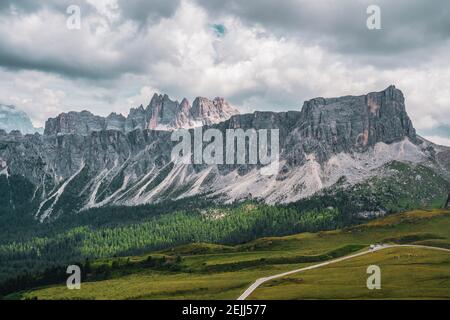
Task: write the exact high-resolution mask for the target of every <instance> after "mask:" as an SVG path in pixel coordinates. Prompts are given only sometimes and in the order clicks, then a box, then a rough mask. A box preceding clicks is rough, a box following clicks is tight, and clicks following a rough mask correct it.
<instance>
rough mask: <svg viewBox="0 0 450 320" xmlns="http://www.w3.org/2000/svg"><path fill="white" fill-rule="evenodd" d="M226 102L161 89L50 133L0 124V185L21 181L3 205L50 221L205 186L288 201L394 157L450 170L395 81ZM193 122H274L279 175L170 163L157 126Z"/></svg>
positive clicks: (54, 124)
mask: <svg viewBox="0 0 450 320" xmlns="http://www.w3.org/2000/svg"><path fill="white" fill-rule="evenodd" d="M230 108H231V107H230V106H229V105H228V104H227V103H226V102H225V101H224V100H222V99H215V100H213V101H209V100H207V99H204V98H198V99H196V101H194V103H193V105H192V106H190V104H189V102H188V101H187V100H183V101H182V102H181V103H177V102H173V101H171V100H170V99H169V98H168V97H167V96H160V95H155V96H154V97H153V99H152V101H151V103H150V104H149V106H148V107H147V108H144V107H139V108H138V109H134V110H131V111H130V115H129V116H128V117H127V118H125V117H123V116H121V115H115V114H112V115H110V116H109V117H107V118H102V117H97V116H94V115H92V114H91V113H89V112H87V111H86V112H81V113H67V114H62V115H60V116H58V117H57V118H55V119H49V120H48V121H47V124H46V130H45V134H44V135H39V134H35V135H25V136H24V135H21V134H19V133H16V132H13V133H10V134H7V133H6V132H4V131H0V175H1V176H2V178H1V179H0V184H1V183H3V184H4V185H1V186H0V187H1V188H2V190H10V189H11V190H17V188H18V187H17V185H16V184H19V183H20V185H21V188H20V189H21V190H22V194H21V195H22V196H21V201H20V203H19V202H18V201H16V200H15V198H11V197H10V198H8V197H3V198H0V202H1V203H0V205H4V206H11V208H15V210H17V208H20V207H21V206H25V207H26V208H27V210H28V211H30V212H33V213H34V214H35V216H36V218H37V219H40V220H41V221H44V220H46V219H49V218H56V217H58V216H59V215H61V214H65V213H67V212H77V211H80V210H83V209H88V208H93V207H101V206H108V205H138V204H144V203H151V202H157V201H161V200H167V199H177V198H180V197H187V196H192V195H199V194H214V195H219V196H220V197H221V198H222V199H223V201H234V200H239V199H245V198H246V197H247V196H248V195H249V194H251V196H252V197H257V198H260V199H262V200H264V201H266V202H269V203H286V202H291V201H296V200H298V199H301V198H303V197H306V196H310V195H312V194H314V193H315V192H317V191H319V190H321V189H323V188H324V187H327V186H331V185H333V184H335V183H337V181H338V180H340V179H341V178H342V177H345V178H346V180H347V181H348V183H355V182H358V181H361V180H364V179H366V178H368V177H370V176H371V175H374V174H378V171H377V170H378V169H379V168H381V167H383V166H384V165H385V164H386V163H388V162H390V161H394V160H395V161H404V162H408V163H424V164H426V165H429V166H432V167H435V168H438V169H439V170H441V171H442V172H443V174H444V175H447V177H448V176H450V160H448V159H449V157H448V155H449V154H450V151H449V150H450V149H449V148H445V147H438V146H435V145H433V144H431V143H429V142H427V141H425V140H423V139H421V138H420V137H418V136H416V133H415V130H414V127H413V126H412V124H411V121H410V119H409V117H408V115H407V113H406V110H405V101H404V97H403V94H402V93H401V92H400V91H399V90H397V89H396V88H394V87H389V88H387V89H386V90H384V91H381V92H375V93H369V94H367V95H364V96H348V97H342V98H331V99H324V98H316V99H312V100H310V101H307V102H305V103H304V105H303V108H302V109H301V110H299V111H290V112H280V113H276V112H255V113H253V114H243V115H232V113H234V112H235V111H233V110H232V109H230ZM227 117H230V118H229V119H228V120H225V121H220V122H218V123H216V121H219V119H222V118H227ZM205 119H207V120H205ZM197 121H198V122H200V121H201V123H200V124H199V125H204V124H205V122H206V125H205V126H204V129H207V128H210V127H213V128H216V129H219V130H220V131H222V132H223V133H224V136H225V131H226V130H227V129H237V128H242V129H256V130H258V129H278V130H279V136H280V166H279V170H278V173H275V174H272V175H270V176H264V175H261V174H260V171H259V170H258V169H259V168H260V167H261V166H260V165H213V166H208V165H190V164H186V165H179V164H178V165H176V164H174V163H172V162H171V150H172V148H173V147H174V145H175V143H174V142H172V141H171V139H170V136H171V131H169V130H155V129H158V128H161V126H172V127H173V128H176V127H185V126H188V127H190V126H191V124H194V125H196V124H198V123H197ZM187 124H188V125H187ZM148 128H151V129H148ZM5 177H6V179H5ZM11 192H12V191H11ZM23 199H25V200H23ZM3 202H4V203H3ZM11 210H13V209H11Z"/></svg>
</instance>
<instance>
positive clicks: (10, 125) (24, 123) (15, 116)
mask: <svg viewBox="0 0 450 320" xmlns="http://www.w3.org/2000/svg"><path fill="white" fill-rule="evenodd" d="M0 130H4V131H6V132H11V131H14V130H19V131H20V132H21V133H24V134H33V133H35V132H38V133H42V132H43V129H42V128H35V127H34V126H33V124H32V123H31V119H30V117H29V116H28V115H27V114H26V113H25V112H24V111H22V110H19V109H17V108H16V107H15V106H12V105H4V104H0Z"/></svg>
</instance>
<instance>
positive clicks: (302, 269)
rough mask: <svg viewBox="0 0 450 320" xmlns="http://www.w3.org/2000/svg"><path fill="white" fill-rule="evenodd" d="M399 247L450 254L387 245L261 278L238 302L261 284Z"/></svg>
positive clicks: (427, 247) (433, 248)
mask: <svg viewBox="0 0 450 320" xmlns="http://www.w3.org/2000/svg"><path fill="white" fill-rule="evenodd" d="M399 247H413V248H422V249H430V250H438V251H446V252H450V249H444V248H439V247H430V246H420V245H412V244H410V245H408V244H403V245H400V244H399V245H389V244H385V245H379V246H376V247H375V248H374V249H370V250H367V251H363V252H359V253H355V254H352V255H349V256H345V257H342V258H338V259H334V260H330V261H326V262H322V263H319V264H315V265H312V266H309V267H305V268H301V269H295V270H292V271H288V272H284V273H280V274H276V275H274V276H270V277H266V278H259V279H258V280H256V281H255V283H253V284H252V285H251V286H250V287H248V289H247V290H245V292H244V293H243V294H242V295H241V296H240V297H239V298H238V300H245V299H247V298H248V296H249V295H251V294H252V293H253V291H255V290H256V289H257V288H258V287H259V286H260V285H261V284H263V283H265V282H267V281H271V280H273V279H277V278H282V277H285V276H288V275H291V274H294V273H298V272H303V271H307V270H312V269H317V268H320V267H324V266H327V265H330V264H333V263H337V262H341V261H345V260H349V259H353V258H356V257H360V256H363V255H366V254H369V253H372V252H376V251H380V250H385V249H389V248H399Z"/></svg>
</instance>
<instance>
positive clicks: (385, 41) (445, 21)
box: [197, 0, 450, 63]
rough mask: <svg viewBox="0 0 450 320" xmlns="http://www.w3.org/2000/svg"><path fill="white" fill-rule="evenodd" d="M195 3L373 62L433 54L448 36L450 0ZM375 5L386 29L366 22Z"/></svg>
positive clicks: (218, 0) (234, 0)
mask: <svg viewBox="0 0 450 320" xmlns="http://www.w3.org/2000/svg"><path fill="white" fill-rule="evenodd" d="M197 2H198V3H199V4H200V5H202V6H203V7H204V8H206V9H207V10H208V12H209V13H210V14H211V15H218V14H222V15H232V16H236V17H239V18H240V19H241V20H243V21H244V22H247V23H249V24H254V23H256V24H260V25H262V26H263V27H264V28H265V29H266V30H270V31H273V32H275V33H278V34H280V35H291V36H293V37H299V38H301V39H303V40H307V41H312V42H316V43H318V44H321V45H324V46H327V47H328V48H329V49H331V50H335V51H338V52H341V53H345V54H349V55H351V54H353V55H355V56H356V57H359V58H361V57H363V58H364V56H366V57H367V58H372V59H373V62H380V63H387V62H389V61H388V60H389V58H390V57H389V56H391V58H392V59H394V60H395V61H396V62H398V63H401V61H398V60H397V59H398V55H402V54H405V53H407V54H408V55H409V56H410V57H412V58H414V57H413V56H411V54H413V53H415V54H419V55H420V54H421V53H422V54H425V53H429V52H430V49H432V48H433V47H435V46H439V45H440V44H441V43H442V42H444V41H448V40H449V39H450V2H449V1H448V0H430V1H428V0H397V1H391V0H376V1H374V0H363V1H354V0H340V1H326V0H316V1H306V0H285V1H272V0H246V1H240V0H229V1H223V0H197ZM372 4H376V5H378V6H380V8H381V21H382V30H368V29H367V27H366V21H367V17H368V15H367V13H366V10H367V7H368V6H369V5H372ZM424 47H426V48H424ZM424 49H425V50H424ZM411 51H414V52H413V53H412V52H411ZM377 59H378V60H377ZM390 63H392V61H390Z"/></svg>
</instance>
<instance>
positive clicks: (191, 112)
mask: <svg viewBox="0 0 450 320" xmlns="http://www.w3.org/2000/svg"><path fill="white" fill-rule="evenodd" d="M235 114H239V112H238V111H237V110H236V109H234V108H232V107H231V106H230V105H229V104H228V103H227V102H226V101H225V100H224V99H223V98H215V99H214V100H213V101H211V100H208V99H206V98H197V99H195V102H194V106H191V105H190V103H189V101H188V100H187V99H183V100H182V101H181V103H179V102H178V101H173V100H171V99H170V98H169V96H168V95H158V94H155V95H154V96H153V98H152V99H151V101H150V104H149V105H148V106H147V107H146V108H144V107H143V106H142V105H141V106H139V107H138V108H132V109H131V110H130V112H129V114H128V117H127V118H125V117H124V116H122V115H121V114H120V115H118V114H116V113H112V114H110V115H109V116H108V117H106V118H103V117H100V116H96V115H93V114H92V113H90V112H89V111H82V112H69V113H61V114H60V115H59V116H58V117H56V118H51V119H49V120H48V121H47V122H46V125H45V132H44V134H45V135H55V134H56V135H58V134H81V135H88V134H90V133H91V132H95V131H101V130H116V131H122V132H125V133H127V132H131V131H134V130H147V129H149V130H162V131H170V130H175V129H180V128H195V127H200V126H203V125H211V124H215V123H219V122H223V121H226V120H228V119H229V118H230V117H231V116H232V115H235Z"/></svg>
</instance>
